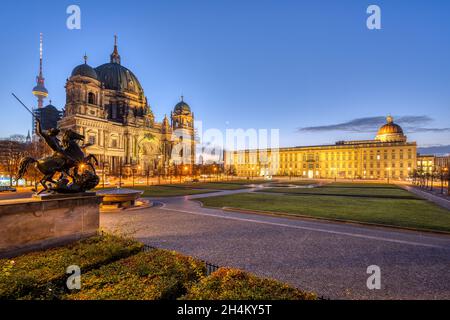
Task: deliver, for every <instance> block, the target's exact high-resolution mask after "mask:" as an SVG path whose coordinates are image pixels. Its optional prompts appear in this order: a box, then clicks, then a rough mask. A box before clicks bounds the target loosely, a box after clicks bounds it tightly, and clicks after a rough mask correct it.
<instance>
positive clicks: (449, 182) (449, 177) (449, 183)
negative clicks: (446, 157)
mask: <svg viewBox="0 0 450 320" xmlns="http://www.w3.org/2000/svg"><path fill="white" fill-rule="evenodd" d="M444 172H445V175H446V176H447V194H448V195H450V174H449V172H448V168H447V167H445V168H444Z"/></svg>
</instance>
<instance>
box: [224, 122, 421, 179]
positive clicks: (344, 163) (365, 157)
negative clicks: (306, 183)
mask: <svg viewBox="0 0 450 320" xmlns="http://www.w3.org/2000/svg"><path fill="white" fill-rule="evenodd" d="M225 165H226V166H227V167H228V168H232V169H233V171H234V172H235V173H236V174H237V175H238V176H247V177H250V176H265V175H279V176H298V177H304V178H346V179H388V178H393V179H406V178H408V176H409V175H410V174H411V173H412V172H413V171H414V170H415V169H416V168H417V145H416V142H408V141H407V137H406V136H405V135H404V133H403V130H402V128H401V127H400V126H399V125H397V124H396V123H394V119H393V118H392V117H391V116H388V117H387V118H386V124H384V125H383V126H381V127H380V129H379V130H378V133H377V135H376V137H375V139H374V140H362V141H339V142H336V143H335V144H331V145H320V146H305V147H303V146H302V147H292V148H279V149H269V150H241V151H231V152H227V153H226V154H225Z"/></svg>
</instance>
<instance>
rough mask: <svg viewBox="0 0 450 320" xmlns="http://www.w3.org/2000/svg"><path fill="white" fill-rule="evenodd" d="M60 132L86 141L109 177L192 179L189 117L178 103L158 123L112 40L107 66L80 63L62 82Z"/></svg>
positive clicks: (188, 111) (191, 119)
mask: <svg viewBox="0 0 450 320" xmlns="http://www.w3.org/2000/svg"><path fill="white" fill-rule="evenodd" d="M65 89H66V104H65V109H64V115H63V117H62V119H61V120H60V121H59V122H58V125H59V127H60V128H61V129H69V128H70V129H72V130H75V131H77V132H79V133H81V134H83V135H84V136H85V139H86V141H85V144H86V145H87V148H86V151H87V152H88V153H91V154H94V155H95V156H96V157H97V159H98V160H99V162H100V165H99V167H100V169H102V168H104V169H105V171H107V172H108V173H110V174H120V173H123V174H130V172H131V170H133V172H135V173H138V174H156V173H157V172H158V174H167V173H169V172H168V171H170V170H171V168H172V167H173V168H174V169H175V170H177V168H178V169H180V168H181V167H182V168H183V172H182V173H183V174H191V173H192V166H193V164H194V160H195V147H194V144H195V142H194V114H193V112H192V111H191V108H190V107H189V105H188V104H187V103H186V102H185V101H184V100H183V97H181V101H180V102H179V103H177V104H176V105H175V107H174V109H173V111H172V112H171V113H170V120H169V118H168V117H167V116H165V117H164V119H163V121H162V122H157V121H156V120H155V118H154V115H153V112H152V109H151V107H150V105H149V104H148V101H147V97H146V96H145V94H144V90H143V88H142V87H141V84H140V82H139V80H138V78H137V77H136V76H135V75H134V73H133V72H132V71H131V70H129V69H127V68H126V67H124V66H123V65H122V64H121V57H120V55H119V52H118V48H117V38H116V39H115V43H114V50H113V52H112V54H111V56H110V62H109V63H105V64H102V65H100V66H98V67H96V68H93V67H91V66H89V65H88V63H87V57H86V56H85V57H84V63H83V64H81V65H79V66H77V67H75V68H74V69H73V71H72V73H71V75H70V77H69V78H68V79H67V82H66V85H65Z"/></svg>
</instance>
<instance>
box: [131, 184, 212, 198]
mask: <svg viewBox="0 0 450 320" xmlns="http://www.w3.org/2000/svg"><path fill="white" fill-rule="evenodd" d="M134 189H137V190H144V193H143V194H142V197H174V196H185V195H191V194H200V193H208V192H213V190H207V189H189V188H180V187H174V186H148V187H147V186H146V187H142V186H139V187H134Z"/></svg>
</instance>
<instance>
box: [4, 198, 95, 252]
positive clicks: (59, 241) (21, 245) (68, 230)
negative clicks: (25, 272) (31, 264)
mask: <svg viewBox="0 0 450 320" xmlns="http://www.w3.org/2000/svg"><path fill="white" fill-rule="evenodd" d="M101 201H102V197H101V196H98V195H96V194H95V193H93V192H92V193H75V194H42V195H40V196H35V197H33V198H31V199H14V200H2V201H0V228H1V230H2V236H1V237H0V258H6V257H13V256H17V255H20V254H22V253H25V252H28V251H33V250H39V249H45V248H49V247H52V246H58V245H63V244H66V243H69V242H72V241H75V240H79V239H82V238H86V237H90V236H92V235H95V234H97V232H98V228H99V223H100V219H99V207H100V204H101Z"/></svg>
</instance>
